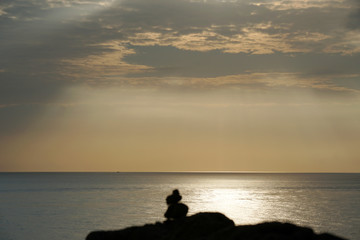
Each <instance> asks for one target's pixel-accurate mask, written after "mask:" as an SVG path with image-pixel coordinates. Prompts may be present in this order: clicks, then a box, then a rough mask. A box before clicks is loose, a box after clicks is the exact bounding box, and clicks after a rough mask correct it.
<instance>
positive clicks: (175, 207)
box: [164, 189, 189, 220]
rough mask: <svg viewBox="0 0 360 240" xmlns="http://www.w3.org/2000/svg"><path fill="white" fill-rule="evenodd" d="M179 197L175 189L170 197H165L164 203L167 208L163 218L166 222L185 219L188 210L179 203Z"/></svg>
mask: <svg viewBox="0 0 360 240" xmlns="http://www.w3.org/2000/svg"><path fill="white" fill-rule="evenodd" d="M180 200H181V196H180V193H179V190H177V189H175V190H174V191H173V192H172V194H171V195H169V196H167V197H166V203H167V205H168V206H169V207H168V209H167V210H166V212H165V214H164V216H165V217H166V218H167V219H168V220H176V219H180V218H184V217H186V214H187V212H188V210H189V208H188V206H186V205H185V204H183V203H179V202H180Z"/></svg>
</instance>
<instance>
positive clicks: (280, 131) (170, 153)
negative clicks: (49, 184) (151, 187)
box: [0, 0, 360, 172]
mask: <svg viewBox="0 0 360 240" xmlns="http://www.w3.org/2000/svg"><path fill="white" fill-rule="evenodd" d="M0 171H296V172H326V171H330V172H360V2H359V1H355V0H201V1H200V0H1V1H0Z"/></svg>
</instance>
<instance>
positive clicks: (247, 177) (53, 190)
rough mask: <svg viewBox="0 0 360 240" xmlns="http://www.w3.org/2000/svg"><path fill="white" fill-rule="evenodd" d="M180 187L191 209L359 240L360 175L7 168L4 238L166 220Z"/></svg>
mask: <svg viewBox="0 0 360 240" xmlns="http://www.w3.org/2000/svg"><path fill="white" fill-rule="evenodd" d="M174 188H177V189H179V190H180V194H181V195H182V196H183V202H184V203H186V204H187V205H188V206H189V211H190V214H194V213H196V212H200V211H218V212H222V213H224V214H225V215H227V216H228V217H229V218H231V219H233V220H234V221H235V223H236V224H255V223H259V222H263V221H288V222H292V223H296V224H299V225H302V226H309V227H312V228H314V229H315V231H316V232H331V233H334V234H336V235H339V236H342V237H346V238H349V239H352V240H356V239H360V230H359V228H358V227H359V226H360V201H359V199H360V174H357V173H356V174H285V173H282V174H278V173H0V239H2V240H23V239H36V240H45V239H46V240H48V239H52V240H63V239H73V240H82V239H85V236H86V235H87V234H88V233H89V232H90V231H93V230H99V229H119V228H124V227H128V226H132V225H143V224H145V223H155V222H156V221H163V220H164V217H163V214H164V212H165V210H166V204H165V197H166V196H167V195H169V194H170V193H171V191H172V190H173V189H174Z"/></svg>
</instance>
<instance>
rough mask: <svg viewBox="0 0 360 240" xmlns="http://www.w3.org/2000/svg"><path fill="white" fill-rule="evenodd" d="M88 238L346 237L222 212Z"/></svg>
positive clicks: (282, 239) (220, 239)
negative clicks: (238, 220) (242, 221)
mask: <svg viewBox="0 0 360 240" xmlns="http://www.w3.org/2000/svg"><path fill="white" fill-rule="evenodd" d="M86 240H344V239H343V238H340V237H337V236H334V235H331V234H328V233H322V234H316V233H314V231H313V230H312V229H311V228H306V227H300V226H296V225H294V224H290V223H280V222H265V223H260V224H256V225H243V226H235V225H234V222H233V221H232V220H230V219H228V218H227V217H226V216H224V215H223V214H221V213H198V214H195V215H192V216H189V217H185V218H183V219H179V220H175V221H166V222H164V223H159V222H157V223H155V224H147V225H144V226H137V227H129V228H125V229H122V230H116V231H95V232H91V233H90V234H89V235H88V236H87V237H86Z"/></svg>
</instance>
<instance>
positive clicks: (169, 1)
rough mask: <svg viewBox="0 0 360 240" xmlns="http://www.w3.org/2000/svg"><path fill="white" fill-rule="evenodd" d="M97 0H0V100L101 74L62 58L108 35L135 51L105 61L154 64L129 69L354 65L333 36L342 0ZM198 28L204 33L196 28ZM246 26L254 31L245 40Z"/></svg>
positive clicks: (202, 73) (95, 48) (340, 32)
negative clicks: (300, 3)
mask: <svg viewBox="0 0 360 240" xmlns="http://www.w3.org/2000/svg"><path fill="white" fill-rule="evenodd" d="M103 3H105V5H104V6H103V5H100V4H99V1H95V0H91V1H81V0H78V1H45V0H36V1H35V0H29V1H28V0H27V1H21V0H16V1H12V0H11V1H10V0H4V1H1V3H0V9H1V15H0V30H1V33H2V34H1V36H0V55H1V59H0V76H1V82H0V86H1V97H0V103H1V104H9V103H16V104H18V103H21V102H22V103H24V102H44V103H46V102H49V101H50V102H51V101H52V100H53V99H55V98H56V97H57V96H58V94H59V93H60V92H61V91H62V90H63V89H65V88H66V87H69V86H72V85H73V84H74V83H75V84H78V83H79V82H80V83H81V82H88V80H89V79H90V78H92V79H91V80H92V81H95V82H96V81H99V82H101V80H100V79H101V77H102V76H103V75H107V76H108V75H109V74H107V73H106V72H102V73H99V74H98V75H96V74H94V75H93V76H90V75H89V74H86V71H88V70H89V68H91V67H92V66H88V68H87V69H86V68H85V69H82V65H81V64H79V65H74V64H72V63H73V62H71V64H70V63H69V61H68V62H66V61H64V60H77V59H83V63H86V58H87V57H89V56H98V57H99V62H101V57H102V56H105V55H106V54H107V53H109V54H110V53H116V52H119V51H120V50H119V49H114V48H111V47H109V46H105V45H104V43H106V42H111V41H117V42H118V44H119V45H122V47H123V48H127V49H133V50H134V51H135V52H134V53H133V54H127V55H124V56H123V58H122V55H121V54H120V55H119V56H118V57H117V58H114V59H112V60H113V61H114V62H113V63H112V64H113V65H112V67H113V68H114V66H116V63H118V64H119V65H120V64H123V65H125V64H127V63H130V64H133V65H138V64H141V65H147V66H151V67H154V68H155V70H153V71H144V73H143V74H142V73H136V74H137V75H134V74H132V75H129V74H128V76H129V77H134V76H153V77H156V76H158V77H166V76H169V77H173V76H184V77H214V76H215V77H216V76H222V75H224V76H225V75H231V74H239V73H244V72H249V71H251V72H256V71H259V72H266V71H269V72H275V71H280V72H291V71H292V72H303V73H304V74H311V73H315V74H318V73H321V72H326V73H328V74H330V73H331V71H334V69H336V71H339V72H346V73H358V67H357V66H356V64H355V63H356V62H358V53H357V52H353V53H352V55H351V56H350V55H349V56H345V55H344V52H342V49H341V48H342V47H341V46H345V45H347V47H346V50H347V51H349V52H350V53H351V51H352V50H353V49H354V48H355V47H354V46H352V45H351V44H350V45H349V44H347V43H346V41H345V40H346V39H345V40H344V39H343V38H344V36H345V35H346V34H345V33H346V32H345V31H346V30H345V29H343V22H344V21H345V20H346V16H348V15H349V9H348V8H346V7H341V6H340V7H339V5H330V4H331V3H328V2H325V4H328V5H320V2H319V3H318V5H316V2H311V3H309V4H315V5H314V6H308V7H302V8H297V7H296V6H292V5H289V4H290V3H291V2H286V3H284V5H278V6H281V7H282V8H281V9H279V8H278V7H276V6H275V5H274V6H275V7H274V6H272V5H271V3H272V2H271V1H264V2H262V1H259V2H258V3H260V4H258V5H255V4H253V2H252V1H225V2H224V1H215V0H214V1H207V2H206V3H205V2H203V1H197V2H196V1H185V0H153V1H148V0H124V1H114V2H112V1H103ZM348 3H350V2H347V4H348ZM106 4H107V5H106ZM269 4H270V5H269ZM351 4H353V5H354V6H355V4H354V2H351ZM284 6H285V7H284ZM358 13H359V12H358V11H357V12H353V13H352V15H351V19H352V21H351V24H350V25H349V26H351V28H357V22H358V20H359V19H358V16H359V14H358ZM204 32H207V33H208V35H206V34H205V35H201V34H204ZM141 33H156V34H160V37H159V39H157V41H158V42H156V41H154V39H152V38H151V36H150V39H146V38H145V37H143V38H140V37H139V36H138V34H141ZM250 33H254V36H256V34H263V35H262V37H260V38H259V39H254V38H253V35H251V34H250ZM191 34H198V35H196V38H194V39H193V40H187V41H188V42H186V40H184V38H186V37H188V36H190V35H191ZM241 37H244V39H240V38H241ZM201 38H203V39H202V40H201ZM199 39H200V40H199ZM155 40H156V39H155ZM151 41H154V42H151ZM181 41H183V42H181ZM236 41H238V43H236ZM274 41H275V42H274ZM344 41H345V42H344ZM235 43H236V44H235ZM131 44H132V45H133V46H132V47H130V46H131ZM181 44H182V45H181ZM231 44H232V45H231ZM234 44H235V45H234ZM200 47H203V49H202V50H201V49H198V48H200ZM264 49H265V50H264ZM329 49H330V50H329ZM334 49H335V50H334ZM339 49H340V50H339ZM224 51H228V52H231V53H225V52H224ZM328 52H329V53H328ZM116 61H117V62H116ZM99 64H100V63H99ZM108 68H109V66H104V67H103V68H101V69H108ZM99 69H100V68H99ZM67 71H68V73H69V74H66V73H67ZM118 74H119V72H116V73H114V74H113V75H114V76H111V77H116V76H117V75H118ZM75 75H77V77H74V76H75ZM95 75H96V76H95ZM123 75H124V74H123ZM94 85H96V84H94Z"/></svg>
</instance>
